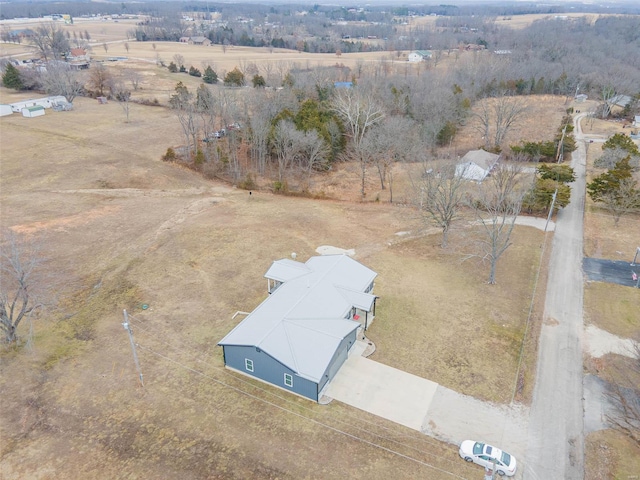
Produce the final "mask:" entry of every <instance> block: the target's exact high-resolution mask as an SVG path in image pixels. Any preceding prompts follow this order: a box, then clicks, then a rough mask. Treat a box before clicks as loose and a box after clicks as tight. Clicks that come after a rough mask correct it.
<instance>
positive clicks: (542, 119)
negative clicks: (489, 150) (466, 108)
mask: <svg viewBox="0 0 640 480" xmlns="http://www.w3.org/2000/svg"><path fill="white" fill-rule="evenodd" d="M518 100H519V101H522V102H523V103H524V105H525V106H526V108H527V111H526V113H525V115H524V116H523V117H522V119H521V120H519V121H518V122H516V123H515V124H514V126H513V127H512V128H511V129H510V131H509V133H508V134H507V136H506V137H505V140H504V142H503V145H502V149H503V151H506V152H508V151H509V148H508V147H509V146H510V145H517V144H518V143H520V141H526V142H540V141H549V140H553V138H554V137H555V135H556V133H557V131H558V128H559V127H560V125H561V121H562V118H563V117H564V115H565V114H566V109H567V108H568V105H567V104H565V99H564V97H560V96H554V95H532V96H528V97H518ZM483 101H490V99H489V100H483ZM474 110H475V111H479V107H478V105H475V106H474ZM474 122H475V121H474V120H473V119H470V120H469V121H468V123H467V124H466V125H465V126H464V127H462V128H461V130H460V132H459V133H458V134H457V135H456V137H455V139H454V141H453V143H452V146H451V148H450V149H449V148H443V149H442V151H443V152H446V153H448V152H449V151H450V152H451V154H452V155H464V154H465V153H467V151H468V150H473V149H477V148H482V147H483V146H484V140H483V139H482V135H481V134H480V132H478V130H476V129H475V127H474V125H475V123H474Z"/></svg>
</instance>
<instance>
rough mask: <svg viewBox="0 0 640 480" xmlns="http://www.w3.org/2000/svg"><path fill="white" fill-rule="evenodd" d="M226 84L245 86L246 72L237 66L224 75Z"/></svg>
mask: <svg viewBox="0 0 640 480" xmlns="http://www.w3.org/2000/svg"><path fill="white" fill-rule="evenodd" d="M224 84H225V85H230V86H234V87H242V86H244V74H243V73H242V72H241V71H240V70H238V67H236V68H234V69H233V70H231V71H230V72H229V73H227V75H226V76H225V77H224Z"/></svg>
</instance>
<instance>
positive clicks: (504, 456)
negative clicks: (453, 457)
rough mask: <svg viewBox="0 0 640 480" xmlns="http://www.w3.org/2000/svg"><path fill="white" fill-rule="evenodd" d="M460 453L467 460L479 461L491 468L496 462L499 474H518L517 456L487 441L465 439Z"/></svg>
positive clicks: (510, 475)
mask: <svg viewBox="0 0 640 480" xmlns="http://www.w3.org/2000/svg"><path fill="white" fill-rule="evenodd" d="M458 453H459V454H460V456H461V457H462V458H464V459H465V460H466V461H467V462H473V463H477V464H478V465H482V466H483V467H485V468H489V469H491V470H492V469H493V468H494V464H495V471H496V472H497V473H498V475H506V476H507V477H512V476H514V475H515V474H516V458H515V457H514V456H513V455H509V454H508V453H507V452H503V451H502V450H500V449H499V448H496V447H492V446H491V445H487V444H486V443H480V442H474V441H473V440H465V441H464V442H462V443H461V444H460V450H459V451H458Z"/></svg>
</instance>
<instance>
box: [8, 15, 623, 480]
mask: <svg viewBox="0 0 640 480" xmlns="http://www.w3.org/2000/svg"><path fill="white" fill-rule="evenodd" d="M113 25H117V26H118V27H117V28H124V25H122V24H113ZM78 28H82V29H84V28H85V27H84V26H82V25H80V24H78ZM86 28H87V29H88V28H92V29H93V28H95V29H96V30H95V31H93V30H92V38H95V39H96V40H103V41H114V40H117V39H118V38H121V37H120V35H122V33H121V32H120V31H118V32H116V33H113V32H112V31H111V30H109V29H107V30H105V31H104V33H101V29H103V28H105V27H104V26H103V25H100V24H99V25H92V26H87V27H86ZM94 34H95V35H96V36H95V37H94ZM100 35H104V36H103V37H100ZM11 48H13V47H11ZM100 48H101V47H99V44H98V45H96V46H94V50H95V52H94V53H95V55H97V56H98V57H100V56H102V54H104V57H106V56H111V55H124V56H128V57H130V61H127V62H122V64H120V62H114V63H115V65H114V66H113V68H122V67H123V66H127V67H129V66H131V68H136V69H140V71H141V72H143V73H144V74H145V79H144V81H143V83H142V86H143V89H142V91H141V92H139V93H138V94H139V95H141V96H149V97H154V96H156V97H160V96H163V95H164V96H166V98H164V99H162V98H160V100H161V101H163V102H164V101H166V99H168V95H169V94H170V92H171V90H172V89H173V86H174V85H175V78H176V76H174V75H171V74H169V73H168V72H167V71H166V70H164V69H160V68H158V67H157V66H155V57H156V55H157V54H159V55H160V56H161V57H162V58H163V59H165V60H170V59H171V56H173V55H174V54H175V53H180V54H182V55H183V56H184V57H185V58H187V59H188V61H189V62H192V63H194V64H197V63H202V62H204V61H207V62H208V61H211V62H215V65H217V66H219V68H220V69H230V68H233V66H235V65H236V64H237V63H238V62H240V61H244V60H243V59H245V60H246V61H272V60H270V59H273V58H278V59H280V60H281V61H283V62H287V63H289V62H294V61H300V62H309V64H310V65H312V66H313V65H316V64H317V63H318V62H327V63H326V64H329V65H330V64H334V63H335V62H336V61H337V60H338V59H337V57H336V56H335V55H328V56H324V57H323V56H315V55H310V54H299V53H297V52H291V51H281V52H280V51H276V50H274V52H273V53H270V52H268V51H267V50H264V51H262V50H259V51H256V50H250V49H246V51H245V50H244V49H235V48H234V49H229V50H227V52H226V53H224V52H222V50H221V49H218V47H194V46H186V45H180V44H177V43H175V44H173V43H172V44H162V43H158V44H157V45H156V48H155V49H154V48H153V45H152V44H150V43H149V44H146V43H145V44H138V43H136V42H131V43H130V51H129V52H128V54H127V52H126V50H125V48H124V44H123V43H114V44H110V45H109V46H108V52H104V50H102V52H101V51H100ZM378 55H383V54H378ZM384 55H388V53H387V54H384ZM164 57H167V58H164ZM380 58H383V57H373V56H372V57H371V59H370V61H371V62H377V61H380ZM356 60H357V57H353V60H351V59H350V57H349V56H347V55H342V56H341V57H340V59H339V61H340V62H341V63H345V64H347V62H350V61H353V62H354V65H355V62H356ZM367 61H369V59H368V60H367ZM196 66H197V65H196ZM110 68H111V67H110ZM179 78H180V79H187V81H190V82H197V80H196V79H193V77H188V76H186V75H183V76H179ZM190 85H191V86H193V85H195V83H192V84H190ZM32 96H33V95H32V94H17V93H13V92H10V91H8V90H6V89H4V88H0V101H1V102H2V103H10V102H13V101H17V100H19V99H24V98H30V97H32ZM530 101H531V108H532V109H536V110H532V114H531V115H530V116H528V117H527V118H526V120H525V122H524V123H523V124H522V125H521V126H520V129H519V130H517V131H516V130H514V132H513V136H512V137H511V138H510V139H509V141H517V140H518V139H519V138H523V139H527V140H544V139H547V138H549V137H551V136H553V134H554V133H555V131H556V130H557V128H558V125H559V121H560V118H561V116H562V113H563V111H564V108H566V107H565V106H564V104H563V99H558V98H554V97H544V98H531V99H530ZM74 106H75V109H74V111H72V112H51V111H47V114H46V115H45V116H44V117H39V118H36V119H27V118H23V117H21V116H19V115H12V116H10V117H2V118H1V119H0V132H1V135H2V141H1V142H0V156H1V158H2V162H1V163H0V173H1V175H0V200H1V202H2V210H1V211H0V224H1V225H2V227H9V228H11V229H12V230H14V231H15V232H18V233H21V234H24V235H25V236H26V237H27V238H29V239H32V240H34V241H38V242H40V243H41V244H42V245H43V251H44V253H45V254H46V255H47V257H48V258H49V259H50V261H49V262H48V264H47V268H48V270H49V271H50V272H52V273H54V274H55V277H56V281H55V282H53V283H52V286H51V289H52V290H55V294H56V295H55V296H56V297H57V298H58V300H59V309H57V310H49V311H48V312H47V314H43V315H41V316H40V317H39V318H37V319H36V320H35V322H34V329H35V336H34V342H33V347H32V349H30V350H29V349H26V348H23V349H20V350H5V351H3V352H2V355H1V356H0V371H1V372H2V375H1V377H0V388H1V389H2V391H3V400H4V408H3V410H2V413H1V414H0V436H1V437H2V438H3V442H2V445H1V446H0V448H1V449H2V450H1V453H0V455H1V457H0V458H1V460H0V473H2V476H3V478H7V479H13V478H15V479H18V478H19V479H22V478H43V479H44V478H52V477H55V476H56V473H58V472H61V471H64V472H65V478H69V479H75V478H127V477H130V478H184V479H191V478H193V479H196V478H225V479H226V478H239V479H240V478H273V479H275V478H280V479H283V478H292V479H294V478H295V479H298V478H317V477H320V476H322V477H326V478H345V477H347V478H367V479H372V478H381V479H382V478H385V479H386V478H389V477H391V476H395V477H397V478H415V477H416V476H422V477H424V478H430V479H439V478H451V475H450V473H448V472H451V473H454V474H456V475H459V476H461V477H463V478H472V477H474V476H475V475H476V474H477V469H473V468H469V467H467V466H466V465H465V462H462V461H460V459H459V458H458V456H457V452H456V448H455V447H454V446H451V445H446V444H442V443H439V442H436V441H434V440H432V439H430V438H428V437H425V436H422V435H420V434H418V433H417V432H414V431H411V430H408V429H405V428H403V427H400V426H398V425H395V424H391V423H389V422H386V421H384V420H382V419H379V418H377V417H373V416H370V415H368V414H365V413H363V412H360V411H357V410H355V409H352V408H350V407H347V406H345V405H341V404H339V403H337V402H333V403H331V404H330V405H329V406H320V405H315V404H312V403H310V402H308V401H306V400H303V399H299V398H296V397H291V396H289V395H285V394H283V393H281V392H280V391H279V390H277V389H275V388H272V387H269V386H265V385H263V384H261V383H257V382H255V381H250V380H247V379H245V378H244V377H239V376H237V375H235V374H232V373H230V372H228V371H226V370H225V369H224V368H223V361H222V357H221V352H220V350H219V349H218V348H217V347H216V346H215V344H216V342H217V341H218V340H219V339H220V338H222V337H223V336H224V335H225V334H226V333H227V332H228V331H229V330H230V329H231V328H233V326H234V325H236V324H237V322H238V319H236V320H232V319H231V317H232V315H233V314H234V312H236V311H238V310H244V311H250V310H251V309H253V308H254V307H255V306H257V305H258V303H259V302H261V301H262V300H263V299H264V298H265V296H266V285H265V282H264V279H263V275H264V272H265V271H266V269H267V268H268V267H269V265H270V263H271V262H272V261H273V260H275V259H278V258H283V257H289V256H290V254H291V253H292V252H296V253H297V254H298V258H299V259H301V260H305V259H306V258H308V257H309V256H311V255H313V254H314V251H315V248H317V247H318V246H319V245H336V246H339V247H343V248H354V249H355V251H356V258H357V259H358V260H360V261H362V262H363V263H364V264H365V265H367V266H369V267H371V268H373V269H374V270H376V271H377V272H378V273H379V277H378V280H377V284H376V294H377V295H379V296H380V301H379V303H378V310H377V316H376V320H375V322H374V324H373V325H372V326H371V328H370V330H369V332H368V333H369V335H370V337H371V338H372V339H373V340H374V341H375V343H376V346H377V350H376V353H375V354H374V357H373V359H374V360H377V361H380V362H382V363H386V364H389V365H392V366H395V367H398V368H401V369H404V370H407V371H409V372H411V373H415V374H417V375H421V376H423V377H426V378H429V379H430V380H433V381H436V382H439V383H441V384H443V385H445V386H447V387H449V388H452V389H454V390H457V391H459V392H462V393H466V394H469V395H473V396H477V397H479V398H482V399H487V400H493V401H496V402H506V401H509V400H510V396H511V392H512V391H513V388H514V386H515V384H516V367H517V363H518V355H519V352H520V347H521V345H522V341H523V335H524V331H525V328H526V321H527V313H528V309H529V306H530V303H531V301H532V298H531V296H532V292H533V289H534V283H535V278H536V273H537V268H538V264H539V257H540V254H541V248H540V247H541V246H542V244H543V243H544V242H545V238H544V236H543V234H542V233H541V232H539V231H538V230H534V229H531V228H528V227H517V228H516V232H515V235H514V245H512V246H511V247H510V248H509V250H508V251H507V253H506V254H505V256H504V258H503V259H502V260H501V261H500V263H499V268H498V276H497V280H498V285H495V286H489V285H487V284H486V283H485V282H486V276H487V275H488V266H487V265H484V264H482V263H480V262H478V261H477V260H475V259H470V260H466V261H464V262H463V261H462V259H463V258H464V257H465V255H466V254H467V253H469V250H468V249H469V247H470V245H471V243H472V242H471V241H470V239H471V238H472V236H473V235H472V234H473V232H472V231H471V230H470V229H468V228H464V227H463V226H461V227H460V228H459V229H457V230H456V231H455V232H453V234H452V246H451V248H450V249H448V250H447V251H442V250H441V249H440V248H439V247H437V245H438V243H439V237H438V235H436V234H433V235H422V234H421V232H422V231H423V230H424V226H423V225H422V224H421V223H419V221H418V219H417V218H416V216H415V214H414V213H413V212H412V210H411V209H410V208H407V207H405V206H400V205H390V204H389V203H388V202H386V201H385V200H387V199H388V196H387V195H388V192H387V191H386V190H384V191H383V190H380V189H379V185H377V181H376V179H375V177H374V176H373V175H372V176H370V177H369V184H368V192H369V193H368V195H367V200H368V201H367V202H356V201H355V200H357V199H358V196H359V193H358V192H359V190H358V188H354V185H358V170H357V167H356V166H352V165H348V164H344V165H340V166H339V168H336V169H335V171H333V172H332V173H331V174H329V175H327V176H325V177H320V178H318V179H317V188H318V189H320V190H323V191H326V193H327V194H328V196H329V197H330V198H331V199H330V200H323V201H318V200H310V199H300V198H291V197H282V196H274V195H272V194H270V193H265V192H261V191H259V192H254V195H252V196H251V197H249V195H248V194H247V192H245V191H242V190H238V189H235V188H232V187H231V186H229V185H226V184H222V183H217V182H212V181H208V180H206V179H204V178H202V177H201V176H200V175H198V174H196V173H195V172H193V171H191V170H188V169H183V168H180V167H179V166H176V165H170V164H166V163H163V162H161V161H160V160H159V159H160V156H161V155H162V154H163V153H164V151H165V150H166V148H167V147H168V146H170V145H178V144H180V143H181V139H180V130H179V125H178V122H177V120H176V118H175V116H174V115H173V114H172V113H171V112H170V111H169V110H167V109H164V108H162V107H145V106H141V105H136V104H134V105H132V107H131V108H132V111H131V121H130V122H129V123H125V121H124V120H125V118H124V114H123V112H122V110H121V109H120V107H119V106H118V105H117V104H115V103H108V104H106V105H100V104H98V102H96V101H95V100H91V99H84V98H78V99H77V100H76V101H75V102H74ZM543 113H544V115H543ZM540 118H545V119H547V120H548V122H545V123H544V124H541V122H540V120H539V119H540ZM479 140H481V139H479V138H478V136H477V134H476V133H475V132H474V131H473V130H472V129H471V127H470V126H467V127H465V129H464V130H463V131H462V132H461V133H460V135H459V137H458V139H457V140H456V143H455V144H453V145H452V147H451V149H452V150H451V151H450V153H452V154H456V153H455V152H462V151H464V149H468V148H476V147H477V146H478V144H479V143H480V142H479ZM396 178H397V185H396V187H394V189H395V191H396V193H395V195H396V198H397V199H403V198H405V199H407V198H409V197H410V195H411V194H410V190H409V186H410V181H409V177H408V174H407V173H406V172H404V171H400V172H398V174H397V176H396ZM376 199H377V200H379V201H376ZM402 203H405V202H402ZM588 221H589V217H588V219H587V222H588ZM621 228H622V229H624V230H627V229H628V228H629V227H626V226H625V227H622V225H621ZM630 228H631V229H632V231H633V224H632V225H631V227H630ZM603 231H604V230H603ZM400 232H410V234H409V235H399V233H400ZM589 235H591V233H589ZM550 239H551V236H549V238H547V239H546V241H547V245H550V243H549V240H550ZM585 245H587V242H585ZM616 245H617V244H616ZM609 248H618V247H616V246H613V245H612V246H611V247H607V249H609ZM607 251H608V250H607ZM544 278H545V277H544V269H543V272H542V277H541V279H540V280H539V283H538V291H537V295H536V299H534V300H535V308H534V314H533V317H532V318H533V322H532V324H531V325H530V327H529V328H530V330H529V333H528V339H527V343H526V348H525V367H526V372H525V378H526V379H527V381H526V382H525V385H524V394H523V396H522V397H521V398H522V400H523V401H525V402H526V401H527V398H528V393H527V392H530V388H531V386H532V383H533V382H532V381H533V371H534V368H535V345H536V343H537V335H536V332H537V326H536V325H537V322H538V320H539V317H540V313H541V311H542V309H541V304H540V302H541V300H540V299H543V298H544V285H545V284H546V282H545V280H544ZM585 295H587V293H585ZM602 295H603V296H606V295H607V293H606V292H605V293H603V294H602ZM594 299H595V297H594ZM589 302H590V300H589V299H588V298H586V299H585V305H592V304H595V305H596V306H597V305H599V300H597V299H595V300H594V302H592V303H589ZM143 304H145V305H148V306H149V308H148V309H145V310H143V309H142V308H141V306H142V305H143ZM632 305H633V304H632ZM124 308H126V309H127V310H128V311H129V312H130V313H131V314H132V317H131V321H132V325H133V328H134V334H135V337H136V342H137V343H138V345H139V350H138V353H139V356H140V362H141V365H142V370H143V373H144V380H145V387H144V389H143V388H141V387H140V386H139V384H138V382H137V376H136V372H135V368H134V365H133V360H132V358H131V351H130V346H129V343H128V339H127V335H126V333H125V332H124V331H123V328H122V326H121V324H120V323H121V322H122V309H124ZM588 308H589V312H588V314H589V315H591V314H594V315H595V313H593V311H592V307H588ZM595 308H596V307H593V310H595ZM602 315H608V312H607V311H604V312H603V313H602ZM27 327H28V325H23V330H22V331H21V333H23V334H25V333H26V329H27ZM611 328H612V329H613V328H614V327H611ZM462 344H463V345H464V349H461V348H460V345H462ZM616 441H618V440H616ZM283 452H286V454H285V453H283ZM619 465H620V468H621V470H620V471H621V472H624V471H626V470H624V468H629V467H627V466H626V464H625V463H624V462H623V461H622V463H620V464H619ZM594 478H595V477H594Z"/></svg>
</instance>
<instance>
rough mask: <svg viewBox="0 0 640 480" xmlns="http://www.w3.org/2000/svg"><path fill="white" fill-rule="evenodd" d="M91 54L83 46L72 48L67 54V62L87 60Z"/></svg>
mask: <svg viewBox="0 0 640 480" xmlns="http://www.w3.org/2000/svg"><path fill="white" fill-rule="evenodd" d="M90 60H91V56H90V55H89V53H88V52H87V50H85V49H84V48H72V49H71V51H70V52H69V54H68V55H67V61H68V62H88V61H90Z"/></svg>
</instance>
